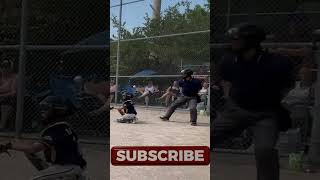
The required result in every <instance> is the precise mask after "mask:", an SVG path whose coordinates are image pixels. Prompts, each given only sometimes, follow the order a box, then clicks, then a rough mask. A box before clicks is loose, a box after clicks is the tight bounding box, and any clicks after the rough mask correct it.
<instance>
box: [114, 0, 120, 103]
mask: <svg viewBox="0 0 320 180" xmlns="http://www.w3.org/2000/svg"><path fill="white" fill-rule="evenodd" d="M121 21H122V0H120V11H119V27H118V48H117V66H116V87H117V91H116V93H115V96H114V102H115V104H117V103H118V90H119V61H120V39H121V23H122V22H121Z"/></svg>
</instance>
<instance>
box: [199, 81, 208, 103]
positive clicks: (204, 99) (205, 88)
mask: <svg viewBox="0 0 320 180" xmlns="http://www.w3.org/2000/svg"><path fill="white" fill-rule="evenodd" d="M198 94H199V96H200V99H201V102H200V103H199V104H198V109H206V106H207V101H208V94H209V84H208V83H207V82H205V81H204V82H203V84H202V89H201V90H200V91H199V93H198Z"/></svg>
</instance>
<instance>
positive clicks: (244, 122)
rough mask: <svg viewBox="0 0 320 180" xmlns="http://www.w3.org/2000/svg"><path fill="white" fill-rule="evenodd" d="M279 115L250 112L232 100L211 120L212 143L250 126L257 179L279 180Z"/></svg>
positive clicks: (219, 141) (221, 141) (220, 141)
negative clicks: (277, 148) (276, 146)
mask: <svg viewBox="0 0 320 180" xmlns="http://www.w3.org/2000/svg"><path fill="white" fill-rule="evenodd" d="M278 120H279V116H278V114H277V113H276V112H273V111H264V112H253V111H248V110H246V109H243V108H240V107H239V106H237V105H235V104H234V103H233V102H232V101H231V100H229V101H228V102H227V103H226V106H225V109H224V110H223V111H222V112H221V113H220V114H219V115H218V117H217V118H216V119H215V120H213V122H212V123H211V139H210V141H211V146H212V147H213V148H214V146H215V145H216V144H220V143H223V142H224V141H225V140H226V139H227V138H230V137H231V136H237V135H240V133H241V132H242V131H243V130H245V129H247V128H252V130H253V134H254V137H253V140H254V145H255V159H256V167H257V179H258V180H279V159H278V151H277V150H276V149H275V145H276V142H277V140H278V135H279V131H278Z"/></svg>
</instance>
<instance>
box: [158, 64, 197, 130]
mask: <svg viewBox="0 0 320 180" xmlns="http://www.w3.org/2000/svg"><path fill="white" fill-rule="evenodd" d="M181 73H182V79H181V80H180V81H179V86H180V87H181V89H182V95H181V96H179V97H178V99H177V100H176V101H174V102H173V103H172V104H171V105H170V107H169V108H168V109H167V112H166V114H165V115H164V116H161V117H160V119H162V120H163V121H169V119H170V117H171V116H172V114H173V113H174V112H175V110H176V109H177V108H178V107H180V106H182V105H184V104H185V103H189V110H190V122H191V125H192V126H196V125H197V115H198V114H197V103H199V102H200V98H199V95H198V93H199V91H200V89H201V81H200V80H198V79H195V78H193V77H192V75H193V71H192V70H190V69H185V70H183V71H181Z"/></svg>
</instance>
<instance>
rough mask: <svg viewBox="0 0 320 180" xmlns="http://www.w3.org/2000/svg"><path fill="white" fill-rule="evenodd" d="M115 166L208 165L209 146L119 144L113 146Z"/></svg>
mask: <svg viewBox="0 0 320 180" xmlns="http://www.w3.org/2000/svg"><path fill="white" fill-rule="evenodd" d="M111 163H112V165H115V166H144V165H145V166H146V165H151V166H161V165H163V166H183V165H208V164H209V163H210V150H209V147H207V146H117V147H113V148H111Z"/></svg>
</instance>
